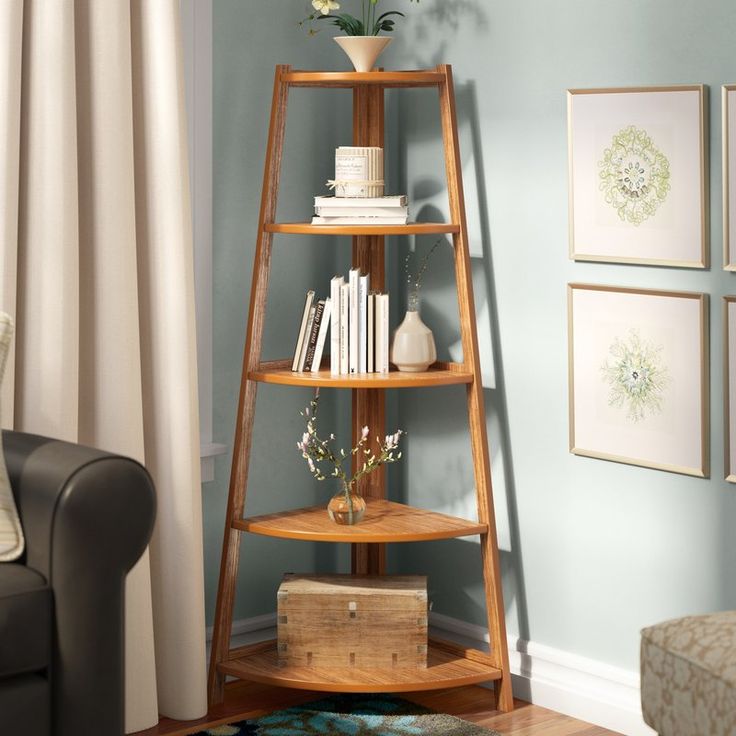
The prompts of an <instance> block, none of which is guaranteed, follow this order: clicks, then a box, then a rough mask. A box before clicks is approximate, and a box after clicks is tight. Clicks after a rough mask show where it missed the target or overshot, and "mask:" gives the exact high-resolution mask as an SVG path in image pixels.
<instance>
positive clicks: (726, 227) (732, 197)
mask: <svg viewBox="0 0 736 736" xmlns="http://www.w3.org/2000/svg"><path fill="white" fill-rule="evenodd" d="M722 100H723V267H724V268H725V269H726V270H727V271H736V84H726V85H724V86H723V95H722Z"/></svg>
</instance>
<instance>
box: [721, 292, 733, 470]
mask: <svg viewBox="0 0 736 736" xmlns="http://www.w3.org/2000/svg"><path fill="white" fill-rule="evenodd" d="M734 368H736V296H724V297H723V401H724V412H723V424H724V433H723V436H724V450H723V452H724V454H723V457H724V465H725V472H724V477H725V478H726V480H727V481H728V482H729V483H736V373H735V372H734V370H733V369H734Z"/></svg>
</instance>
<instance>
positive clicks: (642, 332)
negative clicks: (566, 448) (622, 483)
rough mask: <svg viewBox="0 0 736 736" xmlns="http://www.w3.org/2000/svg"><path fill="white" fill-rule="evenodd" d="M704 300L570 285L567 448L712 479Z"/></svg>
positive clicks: (690, 295)
mask: <svg viewBox="0 0 736 736" xmlns="http://www.w3.org/2000/svg"><path fill="white" fill-rule="evenodd" d="M706 305H707V296H706V295H704V294H695V293H690V292H671V291H651V290H646V289H629V288H618V287H609V286H597V285H591V284H570V286H569V287H568V308H569V340H570V451H571V452H572V453H573V454H576V455H585V456H588V457H595V458H601V459H604V460H614V461H617V462H623V463H630V464H632V465H642V466H645V467H651V468H657V469H660V470H669V471H672V472H678V473H685V474H688V475H696V476H701V477H705V476H707V473H708V458H707V452H706V448H705V441H704V438H705V431H706V426H707V414H708V403H707V396H706V394H707V370H706V368H707V359H706V347H705V344H706V340H707V332H706V329H705V324H706V314H707V308H706Z"/></svg>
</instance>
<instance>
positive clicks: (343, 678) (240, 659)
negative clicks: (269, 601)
mask: <svg viewBox="0 0 736 736" xmlns="http://www.w3.org/2000/svg"><path fill="white" fill-rule="evenodd" d="M470 651H473V650H470ZM478 654H479V655H482V653H480V652H478ZM484 659H485V656H479V657H478V658H477V659H476V658H472V659H471V658H467V657H465V656H463V654H462V653H461V652H460V650H459V648H454V647H445V646H444V644H443V643H440V642H433V641H432V640H430V642H429V648H428V653H427V667H426V669H419V668H416V669H415V668H393V669H378V668H375V669H373V668H372V669H359V668H356V667H344V668H342V667H324V668H320V667H289V666H284V667H280V666H279V663H278V655H277V653H276V641H268V642H262V643H260V644H256V645H253V646H250V647H243V648H241V649H236V650H233V651H231V652H230V658H229V659H227V660H225V661H224V662H221V663H220V664H218V665H217V668H218V670H219V671H220V672H222V673H223V674H226V675H231V676H233V677H238V678H240V679H241V680H250V681H253V682H262V683H266V684H268V685H278V686H280V687H292V688H296V689H298V690H319V691H321V692H332V693H349V692H369V693H400V692H410V691H412V690H439V689H441V688H446V687H457V686H459V685H471V684H474V683H478V682H488V681H490V680H498V679H500V678H501V671H500V670H499V669H497V668H495V667H492V666H491V665H489V664H486V663H485V661H480V660H484Z"/></svg>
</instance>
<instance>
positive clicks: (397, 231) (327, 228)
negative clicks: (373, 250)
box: [263, 222, 460, 235]
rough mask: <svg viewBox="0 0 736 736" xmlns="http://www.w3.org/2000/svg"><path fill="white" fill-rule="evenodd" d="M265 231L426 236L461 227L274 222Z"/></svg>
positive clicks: (454, 230) (432, 223)
mask: <svg viewBox="0 0 736 736" xmlns="http://www.w3.org/2000/svg"><path fill="white" fill-rule="evenodd" d="M263 229H264V230H265V231H266V232H267V233H280V234H282V235H425V234H431V233H438V234H442V233H458V232H460V226H459V225H453V224H451V223H448V222H410V223H408V224H407V225H312V223H311V222H272V223H266V224H265V225H264V226H263Z"/></svg>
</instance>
